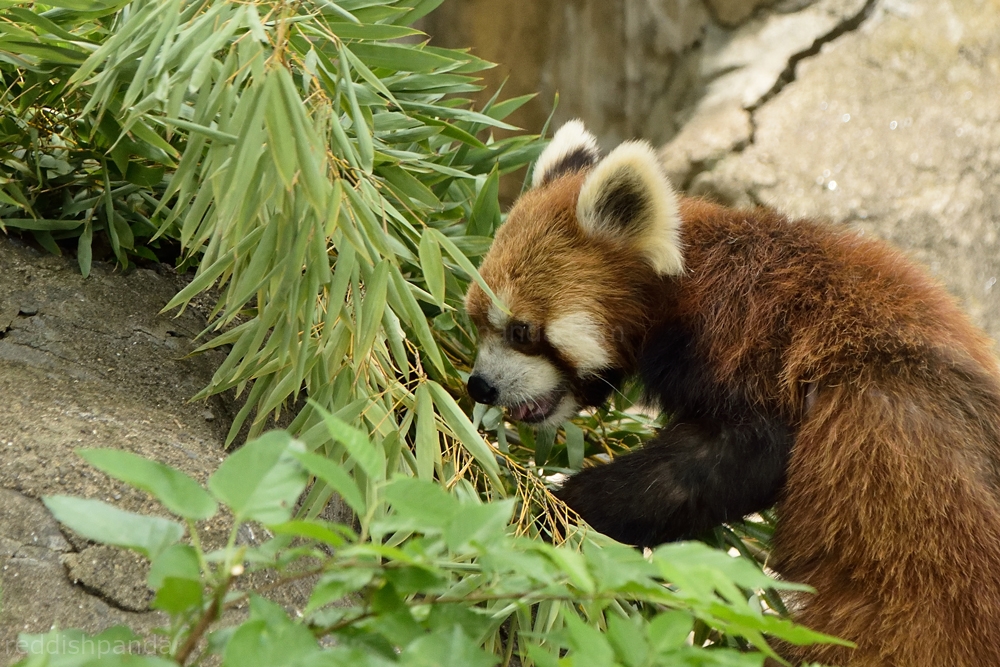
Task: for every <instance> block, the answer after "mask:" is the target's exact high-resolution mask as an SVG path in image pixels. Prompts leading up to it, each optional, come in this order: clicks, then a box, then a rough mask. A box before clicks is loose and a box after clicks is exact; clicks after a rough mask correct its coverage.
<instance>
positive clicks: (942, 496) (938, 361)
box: [469, 174, 1000, 667]
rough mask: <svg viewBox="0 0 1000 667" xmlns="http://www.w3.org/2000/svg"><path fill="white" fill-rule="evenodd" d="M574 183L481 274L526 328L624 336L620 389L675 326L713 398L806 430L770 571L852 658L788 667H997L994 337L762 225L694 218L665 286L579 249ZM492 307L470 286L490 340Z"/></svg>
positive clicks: (877, 263)
mask: <svg viewBox="0 0 1000 667" xmlns="http://www.w3.org/2000/svg"><path fill="white" fill-rule="evenodd" d="M583 177H584V175H583V174H577V175H571V176H566V177H563V178H561V179H559V180H557V181H556V182H555V183H554V184H553V185H552V186H550V187H547V188H544V189H540V190H537V191H533V192H531V193H528V194H527V195H526V196H525V197H523V198H522V200H521V201H520V202H519V203H518V204H517V206H516V207H515V209H514V211H512V213H511V216H510V218H509V220H508V222H507V223H506V224H505V225H504V226H503V227H502V228H501V229H500V231H499V233H498V235H497V239H496V243H495V245H494V247H493V249H492V250H491V252H490V254H489V255H488V257H487V259H486V261H485V263H484V265H483V267H482V274H483V276H484V277H485V278H486V280H487V282H488V283H490V284H491V286H493V288H494V289H495V290H497V291H506V292H507V293H509V294H511V298H510V301H509V304H510V306H511V308H512V309H513V310H514V314H515V316H518V317H522V318H524V319H528V320H532V321H540V322H545V321H547V320H548V319H549V318H550V317H551V316H552V313H553V312H559V311H560V310H561V309H566V308H568V307H569V305H572V307H573V308H579V309H582V310H585V311H587V312H589V313H591V314H594V315H595V316H598V317H600V318H601V319H602V320H603V321H604V322H605V323H606V325H607V326H608V327H609V332H610V331H611V329H612V328H614V327H619V328H620V330H621V331H623V332H626V335H625V337H624V340H625V343H624V344H619V348H618V349H616V350H615V352H616V354H617V357H618V358H617V359H616V361H617V362H618V363H619V364H620V365H622V367H623V368H624V369H625V370H626V371H635V368H634V363H635V356H636V354H637V351H638V348H639V347H640V346H641V345H642V344H643V338H642V336H643V334H644V332H646V331H649V330H650V329H651V328H652V327H654V326H655V325H657V324H658V323H661V322H665V321H668V320H669V321H671V322H680V323H683V324H684V325H685V326H686V327H689V328H690V329H691V330H693V331H695V332H697V334H698V335H697V341H698V345H699V346H700V349H699V352H700V354H701V355H703V357H704V358H706V359H708V360H709V365H710V367H711V369H712V370H713V372H714V373H715V376H716V379H717V380H719V381H722V382H724V383H732V384H734V385H739V386H740V387H741V388H742V389H743V390H744V391H745V392H746V393H747V395H749V396H750V397H751V398H752V400H753V402H754V403H756V404H757V405H759V406H761V408H762V409H764V410H767V411H769V412H770V413H773V414H780V415H782V418H783V419H785V420H787V422H788V423H789V424H791V425H792V426H793V427H794V428H796V429H797V436H796V441H795V445H794V447H793V451H792V459H791V463H790V465H789V469H788V476H787V483H786V486H785V489H784V492H783V495H782V499H781V501H780V503H779V506H778V513H779V517H780V525H779V529H778V532H777V534H776V536H775V554H776V559H777V560H776V562H775V563H774V566H775V567H776V569H778V570H779V571H780V572H781V573H782V575H783V576H785V577H787V578H788V579H791V580H795V581H801V582H804V583H807V584H809V585H811V586H813V587H814V588H815V589H816V590H817V593H816V595H814V596H802V597H801V598H800V599H796V600H794V601H793V603H794V604H793V608H794V609H795V615H796V618H797V620H799V621H801V622H802V623H804V624H806V625H807V626H809V627H812V628H815V629H817V630H821V631H824V632H827V633H830V634H833V635H837V636H840V637H844V638H847V639H850V640H851V641H854V642H856V643H857V644H858V648H857V649H856V650H854V651H851V650H849V649H845V648H842V647H832V646H828V647H810V648H806V649H799V648H795V647H787V649H786V652H787V654H788V656H789V657H790V658H793V659H795V660H817V661H821V662H824V663H837V664H849V665H851V666H853V667H869V666H874V665H881V666H890V665H891V666H895V667H921V666H926V667H930V666H932V665H933V666H934V667H945V666H948V667H951V666H968V667H972V666H978V665H1000V504H998V496H997V489H998V488H1000V473H998V470H1000V373H998V366H997V361H996V358H995V357H994V355H993V352H992V350H991V345H990V342H989V341H988V340H987V339H986V338H985V336H984V335H983V334H981V333H980V332H979V331H978V330H977V329H976V328H975V327H974V326H972V324H971V323H970V322H969V320H968V319H967V317H966V316H965V315H964V314H963V313H962V312H961V310H960V309H959V308H958V307H957V306H956V305H955V303H954V301H953V300H952V299H951V298H950V297H949V296H948V295H947V294H946V292H945V291H944V290H943V289H942V288H941V287H940V286H939V285H938V284H937V283H935V282H934V281H933V280H931V279H930V278H929V277H928V276H927V275H926V274H925V273H924V272H923V271H922V270H920V269H918V268H916V267H914V266H913V265H912V264H911V263H909V262H908V261H907V260H906V259H905V258H904V257H903V256H902V255H901V254H900V253H899V252H897V251H895V250H893V249H891V248H889V247H888V246H886V245H884V244H882V243H879V242H877V241H873V240H869V239H865V238H862V237H860V236H858V235H857V234H854V233H846V234H845V233H840V232H837V231H834V230H832V229H831V228H828V227H825V226H822V225H817V224H813V223H809V222H790V221H788V220H786V219H785V218H783V217H782V216H780V215H778V214H775V213H773V212H770V211H767V210H763V209H758V210H753V211H736V210H731V209H725V208H722V207H719V206H716V205H713V204H710V203H706V202H703V201H698V200H691V199H687V200H683V201H682V202H681V217H682V219H683V226H682V238H683V243H684V246H685V248H684V257H685V263H686V272H685V273H684V275H682V276H679V277H674V278H659V277H657V276H655V275H654V274H653V272H652V271H651V270H650V269H649V267H648V265H647V264H646V263H645V262H644V261H643V260H642V258H641V257H640V255H639V254H638V252H637V251H636V249H634V248H630V247H628V246H627V245H626V244H624V243H621V242H618V243H613V242H610V241H604V240H601V241H598V240H594V239H588V238H586V237H584V236H583V235H582V234H581V232H580V231H579V229H578V227H577V224H576V220H575V205H576V198H577V195H578V193H579V189H580V184H581V182H582V179H583ZM488 307H489V301H488V299H487V298H486V296H485V295H484V294H483V293H482V292H481V291H480V290H478V288H473V290H471V292H470V295H469V308H470V313H471V314H472V316H473V318H474V319H475V320H476V322H477V324H478V325H480V326H487V324H486V315H485V314H486V310H487V308H488ZM609 335H610V334H609ZM810 392H813V393H811V396H810V399H809V404H808V406H807V404H806V399H805V396H806V394H807V393H810Z"/></svg>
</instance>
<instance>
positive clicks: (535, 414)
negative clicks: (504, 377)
mask: <svg viewBox="0 0 1000 667" xmlns="http://www.w3.org/2000/svg"><path fill="white" fill-rule="evenodd" d="M562 395H563V392H561V391H554V392H552V393H551V394H548V395H546V396H541V397H539V398H533V399H531V400H528V401H525V402H524V403H518V404H517V405H509V406H507V416H508V418H510V419H512V420H514V421H517V422H525V423H528V424H534V423H537V422H543V421H545V420H546V419H548V418H549V417H551V416H552V414H553V413H554V412H555V411H556V408H558V407H559V403H560V401H561V400H562Z"/></svg>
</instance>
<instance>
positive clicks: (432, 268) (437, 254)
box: [420, 233, 445, 308]
mask: <svg viewBox="0 0 1000 667" xmlns="http://www.w3.org/2000/svg"><path fill="white" fill-rule="evenodd" d="M420 268H421V270H422V271H423V272H424V280H425V281H426V282H427V289H428V290H430V293H431V296H433V297H434V302H435V303H437V304H438V305H439V306H441V307H442V308H443V307H444V295H445V282H444V261H443V260H442V259H441V248H440V246H438V244H437V240H436V239H435V238H434V236H433V235H432V234H427V233H425V234H424V235H423V236H421V237H420Z"/></svg>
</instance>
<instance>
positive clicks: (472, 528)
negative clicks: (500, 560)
mask: <svg viewBox="0 0 1000 667" xmlns="http://www.w3.org/2000/svg"><path fill="white" fill-rule="evenodd" d="M514 503H515V501H514V499H513V498H510V499H507V500H501V501H497V502H492V503H486V504H482V505H466V506H464V507H463V508H462V509H461V510H460V511H459V512H458V513H457V514H455V515H454V516H452V518H451V521H449V522H448V525H447V526H445V529H444V539H445V542H446V543H447V545H448V548H449V549H451V550H452V551H460V550H464V549H466V548H467V547H469V546H471V545H477V546H483V547H487V546H489V545H491V544H493V543H495V542H497V541H499V540H500V539H502V538H503V536H504V535H505V532H506V528H507V524H508V523H509V522H510V516H511V513H512V512H513V511H514Z"/></svg>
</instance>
